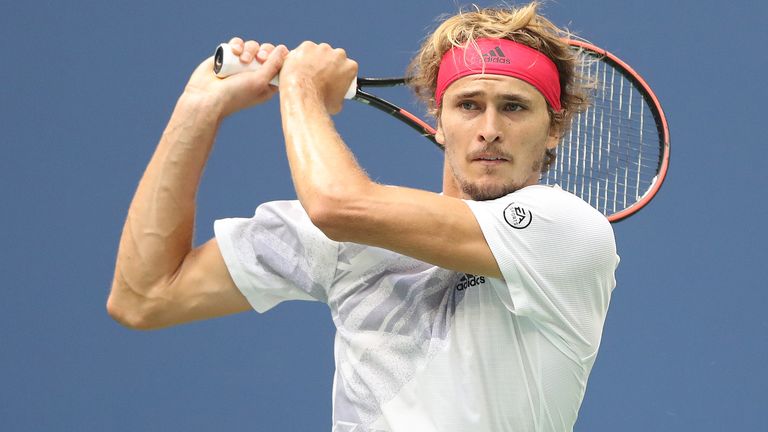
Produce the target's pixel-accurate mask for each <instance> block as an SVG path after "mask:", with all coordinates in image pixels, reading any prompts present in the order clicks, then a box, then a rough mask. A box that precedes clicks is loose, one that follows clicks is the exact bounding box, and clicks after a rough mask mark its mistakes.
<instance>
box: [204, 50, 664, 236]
mask: <svg viewBox="0 0 768 432" xmlns="http://www.w3.org/2000/svg"><path fill="white" fill-rule="evenodd" d="M568 42H569V43H570V45H571V46H572V48H573V49H574V50H576V51H577V52H578V53H579V56H580V62H579V64H580V66H579V67H580V68H581V70H580V72H581V75H582V76H584V77H585V78H586V79H587V80H589V81H590V82H593V83H594V84H595V85H594V88H593V89H592V94H591V98H592V105H591V106H590V108H589V109H587V110H586V111H585V112H583V113H580V114H577V115H575V116H574V118H573V122H572V124H571V128H570V131H569V132H568V133H567V134H566V135H565V136H563V139H562V141H561V144H560V146H558V149H557V159H556V160H555V162H554V163H553V164H552V166H551V167H550V169H549V170H548V171H547V172H546V173H545V174H544V175H543V176H542V178H541V183H542V184H557V185H559V186H560V187H561V188H563V189H564V190H567V191H569V192H571V193H573V194H575V195H577V196H579V197H580V198H581V199H583V200H584V201H587V202H588V203H589V204H590V205H592V206H593V207H594V208H596V209H597V210H598V211H600V212H601V213H603V214H604V215H605V216H606V217H607V218H608V220H610V221H611V222H617V221H620V220H622V219H625V218H627V217H629V216H631V215H633V214H635V213H637V212H638V211H639V210H640V209H642V208H643V207H645V206H646V205H647V204H648V203H649V202H650V201H651V200H652V199H653V198H654V197H655V196H656V193H657V192H658V191H659V188H660V187H661V185H662V183H663V182H664V178H665V177H666V174H667V170H668V169H669V155H670V142H669V128H668V125H667V120H666V118H665V117H664V111H663V110H662V109H661V105H660V104H659V100H658V98H657V97H656V95H655V94H654V93H653V91H652V90H651V88H650V86H648V84H647V83H646V82H645V80H643V78H642V77H641V76H640V75H639V74H638V73H637V72H635V71H634V70H633V69H632V68H631V67H630V66H629V65H627V64H626V63H625V62H623V61H622V60H620V59H619V58H618V57H616V56H615V55H613V54H611V53H609V52H607V51H605V50H603V49H601V48H598V47H596V46H594V45H592V44H589V43H586V42H582V41H576V40H569V41H568ZM259 66H260V65H259V63H258V62H255V61H254V62H251V63H250V64H249V65H243V64H242V63H240V60H239V59H238V58H237V57H236V56H234V55H233V54H232V53H231V50H230V48H229V46H228V45H227V44H222V45H220V46H219V47H218V48H217V49H216V52H215V54H214V72H215V73H216V75H217V76H219V77H220V78H224V77H226V76H229V75H232V74H234V73H239V72H242V71H244V70H254V69H256V68H258V67H259ZM405 82H406V78H360V77H358V78H357V79H356V80H354V81H353V82H352V84H351V85H350V88H349V90H348V91H347V94H346V95H345V98H347V99H352V100H356V101H358V102H362V103H365V104H367V105H370V106H372V107H374V108H376V109H379V110H381V111H383V112H385V113H387V114H389V115H391V116H394V117H395V118H397V119H399V120H401V121H402V122H403V123H405V124H407V125H408V126H410V127H411V128H413V129H415V130H416V131H417V132H418V133H420V134H421V135H423V136H424V137H426V138H427V139H429V140H430V141H431V142H432V143H434V144H435V145H437V146H438V147H440V148H441V149H442V146H440V145H439V144H438V143H437V142H436V141H435V138H434V134H435V129H434V128H432V126H430V125H429V124H428V123H426V122H425V121H423V120H421V119H420V118H418V117H417V116H415V115H413V114H411V113H409V112H408V111H406V110H404V109H402V108H400V107H398V106H397V105H395V104H392V103H390V102H388V101H386V100H384V99H381V98H379V97H377V96H375V95H373V94H371V93H368V92H366V91H364V90H363V89H364V88H368V87H392V86H399V85H404V84H405ZM273 84H275V85H277V81H276V80H275V81H273Z"/></svg>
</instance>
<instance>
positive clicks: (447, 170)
mask: <svg viewBox="0 0 768 432" xmlns="http://www.w3.org/2000/svg"><path fill="white" fill-rule="evenodd" d="M443 195H445V196H449V197H453V198H461V199H468V198H469V197H466V196H464V193H463V192H462V191H461V188H460V187H459V185H458V184H457V183H456V178H455V177H454V176H453V171H452V170H451V167H450V165H449V164H448V161H447V160H444V161H443Z"/></svg>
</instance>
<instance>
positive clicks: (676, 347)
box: [0, 0, 768, 432]
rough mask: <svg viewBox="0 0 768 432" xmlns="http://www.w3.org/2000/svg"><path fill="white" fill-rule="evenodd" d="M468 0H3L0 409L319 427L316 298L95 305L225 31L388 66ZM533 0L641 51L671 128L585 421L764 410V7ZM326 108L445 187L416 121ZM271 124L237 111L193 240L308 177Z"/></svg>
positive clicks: (321, 382) (621, 47) (164, 423)
mask: <svg viewBox="0 0 768 432" xmlns="http://www.w3.org/2000/svg"><path fill="white" fill-rule="evenodd" d="M479 4H481V5H486V6H487V5H493V4H494V3H489V2H485V1H482V2H479ZM456 10H457V3H455V2H454V1H449V0H430V1H419V2H410V1H407V2H406V1H401V2H398V1H395V2H388V3H383V2H373V1H371V2H364V1H361V2H346V1H340V0H332V1H324V2H308V1H289V0H287V1H283V2H257V1H218V2H163V1H160V2H157V1H146V0H133V1H130V2H129V1H124V0H116V1H109V2H104V1H78V2H54V1H46V2H43V1H31V2H11V1H9V0H3V1H2V4H0V52H2V53H3V54H2V67H0V132H1V133H0V150H1V152H0V197H1V198H2V199H1V200H0V210H1V211H0V223H1V226H2V229H1V230H0V248H1V249H0V257H1V258H2V259H0V275H2V300H0V425H2V426H0V428H2V429H3V430H9V431H10V430H30V431H38V430H109V431H134V430H143V431H160V430H189V431H197V430H246V429H250V430H297V431H300V430H313V431H323V430H330V416H331V398H330V393H331V379H332V373H333V353H332V338H333V327H332V324H331V321H330V318H329V316H328V315H329V314H328V311H327V308H326V307H325V306H323V305H319V304H313V303H300V302H294V303H287V304H283V305H281V306H279V307H278V308H277V309H275V310H273V311H270V312H268V313H266V314H264V315H258V314H256V313H255V312H251V313H246V314H240V315H238V316H232V317H227V318H222V319H218V320H213V321H208V322H200V323H195V324H190V325H186V326H180V327H176V328H171V329H166V330H161V331H155V332H137V331H131V330H127V329H124V328H122V327H120V326H119V325H118V324H116V323H115V322H113V321H112V320H111V319H110V318H109V317H108V316H107V314H106V312H105V301H106V297H107V294H108V291H109V286H110V283H111V277H112V271H113V265H114V259H115V253H116V248H117V244H118V239H119V236H120V231H121V228H122V223H123V220H124V217H125V214H126V210H127V208H128V204H129V202H130V199H131V197H132V194H133V191H134V189H135V187H136V184H137V182H138V180H139V178H140V176H141V173H142V171H143V168H144V166H145V165H146V163H147V162H148V160H149V157H150V156H151V154H152V151H153V149H154V146H155V144H156V142H157V140H158V138H159V137H160V134H161V133H162V131H163V128H164V125H165V123H166V121H167V119H168V117H169V115H170V113H171V111H172V109H173V106H174V103H175V101H176V98H177V97H178V96H179V94H180V93H181V91H182V89H183V85H184V83H185V82H186V79H187V77H188V76H189V74H190V73H191V71H192V70H193V69H194V67H195V66H196V65H197V64H198V63H199V62H200V61H202V59H203V58H205V57H207V56H208V55H210V54H211V52H212V50H213V48H214V47H215V45H216V44H217V43H218V42H220V41H224V40H228V39H229V38H230V37H231V36H233V35H243V36H247V37H251V38H254V39H258V40H270V41H279V42H283V43H286V44H287V45H289V46H295V45H297V44H298V43H300V42H301V41H302V40H304V39H312V40H316V41H327V42H329V43H331V44H333V45H336V46H340V47H343V48H345V49H347V51H348V53H349V55H350V57H352V58H354V59H356V60H358V62H359V63H360V67H361V75H379V76H381V75H385V76H386V75H398V74H401V73H402V72H403V70H404V67H405V65H406V64H407V62H408V60H409V58H410V56H411V55H412V54H413V53H414V52H415V51H416V49H417V47H418V43H419V41H420V40H421V38H422V37H423V36H424V35H425V34H426V31H427V30H428V29H431V28H433V27H434V19H435V17H437V16H438V15H439V14H442V13H454V12H455V11H456ZM543 11H544V13H545V14H546V15H547V16H548V17H549V18H551V19H552V20H553V21H554V22H555V23H557V24H558V25H561V26H567V27H569V28H570V29H571V30H573V31H575V32H576V33H578V34H579V35H581V36H582V37H584V38H586V39H588V40H590V41H592V42H594V43H595V44H597V45H600V46H602V47H604V48H606V49H608V50H610V51H612V52H614V53H615V54H617V55H618V56H619V57H621V58H623V59H624V60H626V61H627V62H628V63H630V64H631V65H633V66H634V67H635V69H636V70H638V71H639V72H640V73H641V74H642V75H643V76H644V77H645V78H646V80H647V81H648V82H649V83H650V85H651V86H652V87H653V88H654V90H655V91H656V93H657V94H658V95H659V97H660V98H661V100H662V104H663V107H664V109H665V111H666V112H667V115H668V119H669V123H670V125H671V131H672V148H673V151H672V165H671V171H670V174H669V176H668V178H667V181H666V183H665V184H664V187H663V188H662V190H661V192H660V194H659V196H658V197H657V198H656V199H655V200H654V201H653V202H652V203H651V205H650V206H649V207H647V208H646V209H644V210H643V211H642V212H641V213H639V214H638V215H636V216H635V217H633V218H631V219H629V220H627V221H624V222H621V223H619V224H617V225H615V230H616V235H617V242H618V246H619V250H620V254H621V257H622V263H621V266H620V268H619V270H618V274H617V277H618V287H617V289H616V291H615V292H614V298H613V302H612V304H611V309H610V313H609V316H608V320H607V323H606V328H605V333H604V338H603V343H602V348H601V352H600V355H599V356H598V359H597V362H596V365H595V368H594V370H593V373H592V376H591V380H590V386H589V388H588V390H587V394H586V397H585V400H584V404H583V407H582V410H581V415H580V418H579V420H578V422H577V424H576V427H575V430H576V431H615V430H621V431H644V432H645V431H679V430H696V431H723V430H745V431H754V430H766V423H765V421H764V420H762V418H763V417H764V410H765V407H766V405H767V404H768V395H767V394H766V385H767V384H768V379H767V376H768V375H767V374H768V373H767V372H766V364H768V346H767V343H766V342H768V338H766V331H768V318H766V305H767V303H768V295H766V286H767V284H766V279H765V277H764V275H765V271H766V267H765V264H764V262H765V258H766V253H765V245H766V240H768V236H767V235H766V228H765V223H764V220H765V217H766V216H767V214H766V208H767V206H766V203H765V197H766V194H765V191H764V190H763V188H764V185H765V184H766V180H768V176H767V175H766V170H765V168H764V164H763V163H761V162H759V161H760V160H762V159H763V154H764V152H765V145H766V134H765V130H766V118H765V107H764V106H765V100H766V96H768V92H766V88H765V79H764V74H765V70H766V64H767V61H768V60H767V59H768V57H767V56H766V55H765V50H764V45H765V42H766V41H767V40H768V31H767V30H766V26H765V22H766V21H768V6H766V3H764V2H751V1H750V2H747V1H741V2H738V1H737V2H734V3H731V4H730V5H725V4H724V3H722V2H715V1H711V0H703V1H690V0H689V1H681V2H668V1H661V0H649V1H643V2H639V1H636V2H618V1H617V2H605V1H567V0H560V1H559V2H556V1H551V2H549V3H548V4H547V5H546V6H545V7H544V9H543ZM384 95H386V96H391V97H392V98H393V99H394V100H396V101H399V102H402V103H405V104H409V106H412V105H410V104H411V102H412V98H411V97H410V96H409V95H407V94H403V93H399V94H398V92H397V91H395V92H392V93H391V94H390V93H389V92H384ZM337 122H338V127H339V129H340V131H341V133H342V134H343V136H344V137H345V139H346V141H347V143H348V144H349V146H350V147H351V148H352V149H353V150H354V152H355V153H356V155H357V156H358V157H359V159H360V161H361V163H362V165H363V166H364V167H365V168H366V169H367V170H368V171H369V173H370V174H371V176H372V177H373V178H374V179H376V180H378V181H380V182H385V183H394V184H401V185H409V186H414V187H420V188H424V189H429V190H439V187H440V183H439V178H440V167H441V154H440V153H439V152H438V151H437V150H435V149H434V148H432V147H431V145H429V144H428V143H427V142H426V141H424V140H423V139H421V138H419V137H418V136H416V135H414V134H413V133H412V132H411V131H410V130H409V129H407V128H405V127H402V126H401V125H400V124H398V123H397V122H396V121H395V120H392V119H389V118H387V117H386V116H382V115H379V114H378V113H376V112H374V111H372V110H370V109H369V108H366V107H364V106H360V105H359V104H348V105H347V106H346V107H345V109H344V111H343V112H342V113H341V114H340V115H339V116H337ZM363 125H364V127H362V126H363ZM281 139H282V138H281V133H280V129H279V115H278V110H277V104H276V100H275V101H272V102H270V103H268V104H267V105H265V106H262V107H257V108H255V109H252V110H250V111H246V112H242V113H239V114H237V115H235V116H233V117H231V118H229V119H228V120H227V121H225V123H224V124H223V126H222V129H221V131H220V133H219V136H218V141H217V145H216V148H215V150H214V152H213V155H212V157H211V159H210V162H209V164H208V166H207V169H206V172H205V177H204V180H203V184H202V186H201V190H200V194H199V201H198V203H199V211H198V217H197V220H198V224H197V226H198V228H197V232H196V237H197V239H198V242H202V241H204V240H206V239H208V238H210V237H211V236H212V222H213V220H214V219H217V218H221V217H229V216H248V215H250V214H251V213H252V212H253V209H254V208H255V207H256V206H257V205H258V204H259V203H261V202H264V201H267V200H273V199H284V198H292V197H294V196H295V194H294V192H293V189H292V185H291V182H290V178H289V173H288V169H287V163H286V160H285V156H284V153H283V147H282V141H281Z"/></svg>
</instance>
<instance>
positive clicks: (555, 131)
mask: <svg viewBox="0 0 768 432" xmlns="http://www.w3.org/2000/svg"><path fill="white" fill-rule="evenodd" d="M562 132H563V131H562V130H561V129H560V127H559V126H558V125H557V124H556V123H555V122H553V121H550V123H549V135H548V136H547V142H546V146H547V148H548V149H550V150H552V149H554V148H556V147H557V145H558V144H560V138H561V137H562V135H563V134H562Z"/></svg>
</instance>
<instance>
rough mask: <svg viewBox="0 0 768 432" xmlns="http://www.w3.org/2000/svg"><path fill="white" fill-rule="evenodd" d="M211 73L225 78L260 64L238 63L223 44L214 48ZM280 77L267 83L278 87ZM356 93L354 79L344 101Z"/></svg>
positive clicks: (257, 66)
mask: <svg viewBox="0 0 768 432" xmlns="http://www.w3.org/2000/svg"><path fill="white" fill-rule="evenodd" d="M213 60H214V61H213V73H214V74H216V76H217V77H219V78H226V77H228V76H230V75H234V74H238V73H241V72H248V71H255V70H258V69H259V68H260V67H261V63H259V62H258V61H256V60H255V59H254V60H253V61H251V62H250V63H248V64H243V62H241V61H240V57H239V56H236V55H234V54H232V48H231V47H230V46H229V44H226V43H223V44H221V45H219V46H218V47H216V52H215V53H214V54H213ZM279 77H280V75H279V74H278V76H276V77H274V78H273V79H272V81H270V82H269V83H270V84H272V85H273V86H277V85H279V80H278V78H279ZM356 93H357V78H354V79H353V80H352V82H351V83H350V85H349V88H348V89H347V92H346V93H345V94H344V99H352V98H353V97H355V94H356Z"/></svg>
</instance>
